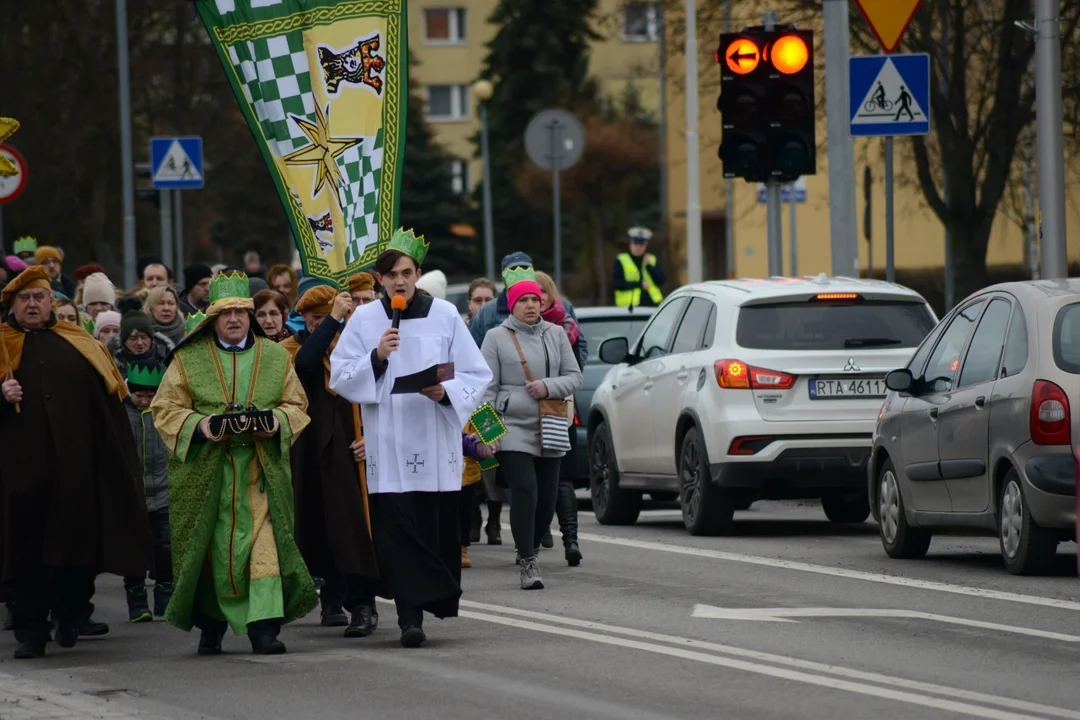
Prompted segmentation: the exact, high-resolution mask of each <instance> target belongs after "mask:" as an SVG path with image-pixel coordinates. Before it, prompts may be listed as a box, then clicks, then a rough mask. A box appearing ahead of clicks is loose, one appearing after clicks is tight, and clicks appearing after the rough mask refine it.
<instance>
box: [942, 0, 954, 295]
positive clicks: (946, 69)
mask: <svg viewBox="0 0 1080 720" xmlns="http://www.w3.org/2000/svg"><path fill="white" fill-rule="evenodd" d="M940 9H941V52H940V53H939V55H940V56H941V66H942V68H941V93H942V95H944V96H946V97H948V95H949V84H950V83H951V82H952V79H951V75H952V72H951V69H950V64H949V16H950V13H951V9H950V7H949V0H941V2H940ZM941 197H942V200H943V201H944V203H945V211H946V217H947V218H948V217H949V213H948V210H949V164H948V163H947V162H942V163H941ZM949 222H951V219H949V220H947V221H946V222H945V312H948V311H949V310H951V309H952V306H953V304H954V303H953V296H954V295H955V291H954V286H955V281H954V279H953V250H952V232H951V231H950V230H949Z"/></svg>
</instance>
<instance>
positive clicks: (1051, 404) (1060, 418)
mask: <svg viewBox="0 0 1080 720" xmlns="http://www.w3.org/2000/svg"><path fill="white" fill-rule="evenodd" d="M1029 424H1030V429H1031V442H1033V443H1035V444H1036V445H1069V444H1070V443H1071V440H1072V432H1071V424H1072V423H1071V421H1070V418H1069V398H1068V397H1067V396H1066V395H1065V391H1064V390H1062V389H1061V388H1060V387H1058V386H1057V385H1055V384H1054V383H1052V382H1049V381H1047V380H1036V381H1035V386H1034V387H1033V388H1032V389H1031V416H1030V422H1029Z"/></svg>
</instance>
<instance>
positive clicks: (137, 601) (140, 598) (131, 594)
mask: <svg viewBox="0 0 1080 720" xmlns="http://www.w3.org/2000/svg"><path fill="white" fill-rule="evenodd" d="M124 594H125V595H127V606H128V622H132V623H144V622H151V621H152V620H153V619H154V616H153V615H152V614H151V613H150V603H149V602H148V601H147V598H146V586H145V585H136V586H135V587H129V588H127V589H126V590H125V591H124Z"/></svg>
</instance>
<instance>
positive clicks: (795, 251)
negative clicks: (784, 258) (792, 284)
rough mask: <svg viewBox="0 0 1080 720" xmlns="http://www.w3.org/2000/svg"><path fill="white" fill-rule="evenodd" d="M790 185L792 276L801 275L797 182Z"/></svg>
mask: <svg viewBox="0 0 1080 720" xmlns="http://www.w3.org/2000/svg"><path fill="white" fill-rule="evenodd" d="M789 187H790V189H791V233H790V234H791V239H790V240H789V242H790V243H791V247H789V248H788V252H789V253H790V254H791V267H790V268H789V269H790V275H791V277H799V237H798V231H797V228H796V223H795V205H796V197H795V183H791V185H790V186H789Z"/></svg>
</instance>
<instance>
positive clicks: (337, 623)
mask: <svg viewBox="0 0 1080 720" xmlns="http://www.w3.org/2000/svg"><path fill="white" fill-rule="evenodd" d="M296 311H297V312H299V313H300V315H301V317H303V319H304V325H305V329H304V330H301V331H300V332H299V333H298V334H297V335H296V336H294V337H291V338H288V339H286V340H284V341H282V343H281V344H282V346H283V347H284V348H285V349H287V350H288V351H289V352H290V353H292V355H293V357H294V358H295V360H296V374H297V375H298V376H299V377H300V382H301V383H302V384H303V386H304V391H305V392H306V393H307V396H308V415H309V416H310V417H311V426H310V427H309V428H308V430H307V432H306V433H304V434H303V435H302V436H300V438H299V439H298V440H297V442H296V446H295V447H294V448H293V453H292V476H293V489H294V497H295V504H296V544H297V546H299V548H300V552H301V554H302V555H303V556H304V561H305V562H307V565H308V568H309V569H310V570H311V573H312V574H313V575H315V576H317V577H321V578H323V579H324V580H325V581H326V585H325V587H324V588H323V591H322V597H321V601H322V624H323V625H324V626H326V627H341V626H345V625H347V626H348V627H346V628H345V637H347V638H349V637H367V636H368V635H370V634H371V633H373V632H374V631H375V628H376V627H378V624H379V615H378V613H377V612H376V611H375V592H376V585H377V583H378V578H379V570H378V563H377V561H376V559H375V550H374V546H373V544H372V541H371V524H370V518H369V514H368V502H367V501H368V498H367V487H366V483H365V470H366V469H365V466H364V457H365V455H364V439H363V435H362V426H361V421H360V414H359V408H358V407H357V406H356V405H353V404H352V403H350V402H349V401H348V400H346V399H345V398H342V397H339V396H338V395H337V393H335V392H333V391H332V390H330V389H329V378H330V352H331V351H332V350H333V349H334V347H335V345H336V344H337V338H338V335H339V333H340V332H341V329H342V328H344V327H345V321H346V320H347V319H348V316H349V315H350V314H351V312H352V300H351V299H350V297H349V294H348V293H338V292H337V291H336V290H335V289H334V288H331V287H327V286H325V285H320V286H317V287H313V288H311V289H310V290H308V291H306V292H305V293H304V294H303V295H302V296H301V297H300V299H299V300H298V301H297V303H296ZM342 608H344V609H345V610H347V611H349V613H350V615H351V618H346V616H345V613H344V612H342Z"/></svg>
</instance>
